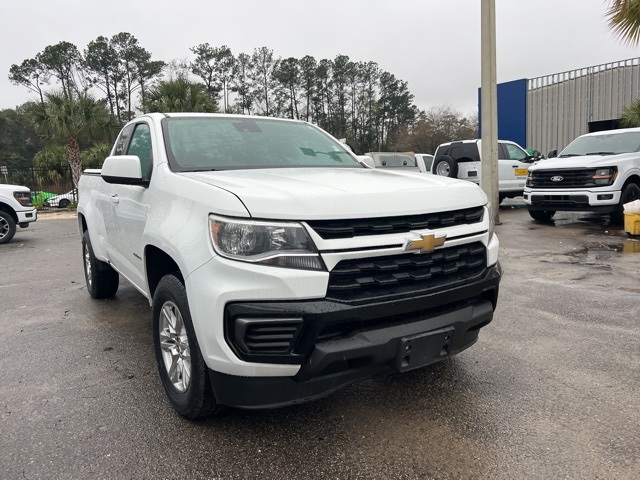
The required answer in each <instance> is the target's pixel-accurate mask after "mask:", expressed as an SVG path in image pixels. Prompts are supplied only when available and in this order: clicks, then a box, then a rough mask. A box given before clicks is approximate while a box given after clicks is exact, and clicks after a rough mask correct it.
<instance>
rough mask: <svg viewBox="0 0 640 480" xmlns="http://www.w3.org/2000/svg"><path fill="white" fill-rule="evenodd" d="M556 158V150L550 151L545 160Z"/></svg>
mask: <svg viewBox="0 0 640 480" xmlns="http://www.w3.org/2000/svg"><path fill="white" fill-rule="evenodd" d="M557 156H558V150H551V151H550V152H549V153H547V158H554V157H557Z"/></svg>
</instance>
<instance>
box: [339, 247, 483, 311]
mask: <svg viewBox="0 0 640 480" xmlns="http://www.w3.org/2000/svg"><path fill="white" fill-rule="evenodd" d="M485 269H486V249H485V247H484V245H483V244H482V243H480V242H475V243H471V244H467V245H460V246H456V247H448V248H443V249H439V250H436V251H434V252H431V253H426V254H406V255H390V256H385V257H375V258H371V259H355V260H342V261H341V262H339V263H338V264H337V265H336V267H335V268H334V269H333V270H332V271H331V274H330V277H329V289H328V293H327V298H330V299H335V300H341V301H358V300H364V299H375V298H380V297H388V296H394V295H403V294H416V293H419V292H423V291H427V290H431V289H435V288H442V287H443V286H448V285H453V284H455V283H458V282H461V281H465V280H468V279H469V278H475V277H478V276H480V275H482V273H483V272H484V271H485Z"/></svg>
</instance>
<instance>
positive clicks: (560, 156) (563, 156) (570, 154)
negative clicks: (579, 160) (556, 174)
mask: <svg viewBox="0 0 640 480" xmlns="http://www.w3.org/2000/svg"><path fill="white" fill-rule="evenodd" d="M579 156H580V155H578V154H577V153H565V154H564V155H558V158H567V157H579Z"/></svg>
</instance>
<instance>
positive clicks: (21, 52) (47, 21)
mask: <svg viewBox="0 0 640 480" xmlns="http://www.w3.org/2000/svg"><path fill="white" fill-rule="evenodd" d="M495 3H496V25H497V68H498V82H506V81H511V80H517V79H520V78H535V77H538V76H543V75H547V74H552V73H558V72H562V71H567V70H572V69H576V68H581V67H588V66H592V65H599V64H602V63H608V62H613V61H617V60H624V59H628V58H634V57H638V56H640V49H639V48H630V47H625V46H624V45H622V44H621V43H620V42H619V41H618V40H616V39H615V38H614V37H613V36H612V35H611V33H610V32H609V31H608V30H607V27H606V22H605V20H604V12H605V1H604V0H495ZM480 5H481V0H440V1H437V0H395V1H393V0H231V1H229V0H226V1H219V0H180V1H176V0H171V1H169V0H147V1H143V0H138V1H134V0H103V1H99V2H98V1H96V0H0V18H1V19H2V28H0V45H1V47H0V108H14V107H15V106H17V105H19V104H21V103H23V102H25V101H27V100H29V99H32V98H34V97H33V96H32V95H31V94H29V92H28V91H27V89H26V88H24V87H20V86H15V85H12V84H11V83H10V82H9V80H8V74H9V68H10V67H11V65H12V64H20V63H22V61H23V60H24V59H26V58H33V57H34V56H35V55H36V54H37V53H38V52H40V51H42V50H43V49H44V48H45V47H46V46H47V45H53V44H56V43H58V42H60V41H63V40H64V41H68V42H71V43H74V44H75V45H76V46H77V47H78V48H79V49H80V50H81V51H82V50H84V49H85V48H86V46H87V44H88V43H89V42H90V41H91V40H94V39H96V38H97V37H98V36H100V35H102V36H106V37H111V36H112V35H114V34H116V33H119V32H129V33H131V34H132V35H134V36H135V37H136V38H137V39H138V40H139V42H140V45H141V46H142V47H144V48H146V49H147V50H149V51H150V52H151V53H152V56H153V59H155V60H164V61H165V62H169V61H171V60H175V59H192V56H191V52H190V51H189V48H190V47H192V46H195V45H198V44H200V43H209V44H210V45H212V46H221V45H228V46H229V47H230V48H231V51H232V52H233V54H234V55H238V54H239V53H248V54H250V53H252V52H253V50H254V49H255V48H257V47H262V46H266V47H268V48H270V49H272V50H273V52H274V54H275V56H276V57H282V58H286V57H296V58H302V57H303V56H305V55H312V56H314V57H315V58H316V60H320V59H322V58H327V59H333V58H335V57H336V55H339V54H342V55H347V56H348V57H349V58H350V59H351V60H352V61H363V62H367V61H374V62H376V63H377V64H378V65H379V66H380V68H381V69H383V70H386V71H388V72H390V73H392V74H393V75H395V76H396V78H399V79H401V80H404V81H406V82H408V84H409V90H410V91H411V92H412V93H413V94H414V95H415V100H414V103H415V104H416V106H418V107H419V108H420V109H428V108H430V107H434V106H440V105H450V106H452V107H454V108H456V109H458V110H459V111H460V112H462V113H472V112H474V111H475V110H476V109H477V88H478V86H479V85H480Z"/></svg>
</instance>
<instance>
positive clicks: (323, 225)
mask: <svg viewBox="0 0 640 480" xmlns="http://www.w3.org/2000/svg"><path fill="white" fill-rule="evenodd" d="M483 212H484V208H483V207H474V208H465V209H462V210H452V211H449V212H439V213H430V214H424V215H410V216H404V217H379V218H364V219H347V220H314V221H308V222H307V224H308V225H309V226H310V227H311V228H312V229H313V230H315V232H316V233H317V234H318V235H320V236H321V237H322V238H323V239H325V240H330V239H336V238H353V237H359V236H364V235H388V234H393V233H406V232H410V231H412V230H423V229H426V228H429V229H431V230H435V229H438V228H443V227H451V226H455V225H465V224H472V223H479V222H481V221H482V215H483Z"/></svg>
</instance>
